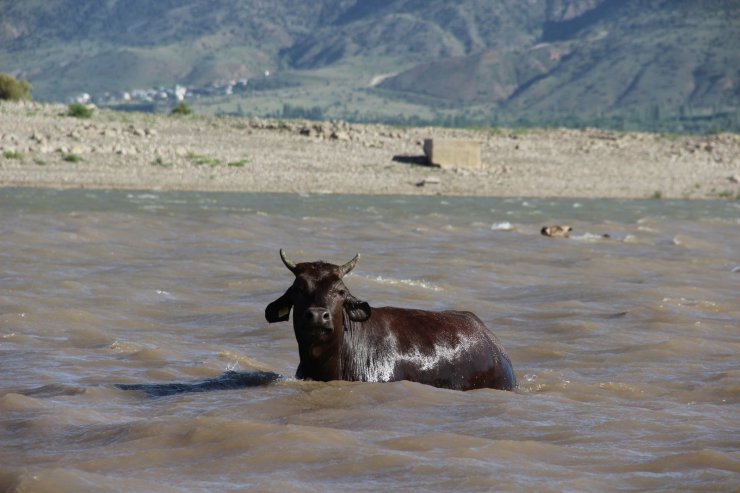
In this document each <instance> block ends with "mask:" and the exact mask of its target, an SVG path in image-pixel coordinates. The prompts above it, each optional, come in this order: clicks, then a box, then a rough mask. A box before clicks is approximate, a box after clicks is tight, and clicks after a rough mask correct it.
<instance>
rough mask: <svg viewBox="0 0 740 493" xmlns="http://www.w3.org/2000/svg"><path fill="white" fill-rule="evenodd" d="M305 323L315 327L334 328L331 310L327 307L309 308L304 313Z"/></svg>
mask: <svg viewBox="0 0 740 493" xmlns="http://www.w3.org/2000/svg"><path fill="white" fill-rule="evenodd" d="M303 319H304V323H305V324H306V325H307V326H308V327H311V328H313V329H323V330H329V331H331V330H334V324H333V323H332V318H331V312H330V311H329V310H327V309H326V308H315V307H314V308H308V309H306V311H305V313H304V314H303Z"/></svg>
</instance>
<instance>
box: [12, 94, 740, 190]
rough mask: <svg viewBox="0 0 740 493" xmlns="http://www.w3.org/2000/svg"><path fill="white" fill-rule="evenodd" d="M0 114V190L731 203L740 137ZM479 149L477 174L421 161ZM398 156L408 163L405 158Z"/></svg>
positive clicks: (35, 111) (44, 108) (59, 111)
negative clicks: (425, 145) (436, 142)
mask: <svg viewBox="0 0 740 493" xmlns="http://www.w3.org/2000/svg"><path fill="white" fill-rule="evenodd" d="M65 112H66V107H65V106H59V105H42V104H39V103H3V104H1V105H0V186H2V187H52V188H70V187H80V188H82V187H84V188H110V189H151V190H198V191H241V192H297V193H353V194H407V195H408V194H419V195H422V194H424V195H426V194H442V195H471V196H476V195H479V196H484V195H485V196H536V197H547V196H551V197H623V198H649V197H658V196H659V197H662V198H692V199H703V198H718V197H723V198H736V197H738V194H740V185H739V184H738V183H737V182H738V181H740V135H737V134H718V135H711V136H686V137H683V136H682V137H672V136H660V135H654V134H645V133H623V132H610V131H603V130H594V129H587V130H567V129H554V130H521V131H519V130H509V129H497V130H494V131H475V130H455V129H441V128H396V127H388V126H383V125H355V124H352V125H350V124H346V123H343V122H332V123H329V122H325V123H317V122H306V121H289V122H281V121H273V120H254V119H239V118H212V117H198V116H196V117H172V116H169V115H149V114H133V113H116V112H110V111H104V110H96V111H95V113H94V115H93V117H92V118H91V119H87V120H85V119H77V118H72V117H68V116H64V113H65ZM429 137H432V138H434V137H438V138H439V137H445V138H461V139H478V140H480V141H481V142H482V148H481V157H482V161H483V168H482V169H480V170H475V171H471V170H462V169H459V170H447V169H445V170H442V169H439V168H432V167H428V166H422V165H418V164H414V162H415V161H417V158H418V157H420V156H421V155H422V154H423V152H422V147H421V143H422V141H423V139H425V138H429ZM399 157H400V158H399Z"/></svg>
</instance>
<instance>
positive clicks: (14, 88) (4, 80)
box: [0, 74, 32, 101]
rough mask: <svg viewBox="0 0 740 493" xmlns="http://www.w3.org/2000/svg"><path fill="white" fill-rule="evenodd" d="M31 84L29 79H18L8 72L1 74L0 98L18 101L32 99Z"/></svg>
mask: <svg viewBox="0 0 740 493" xmlns="http://www.w3.org/2000/svg"><path fill="white" fill-rule="evenodd" d="M31 91H32V87H31V84H30V83H29V82H28V81H27V80H16V78H15V77H13V76H12V75H8V74H0V99H4V100H8V101H18V100H21V99H31Z"/></svg>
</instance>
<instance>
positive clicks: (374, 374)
mask: <svg viewBox="0 0 740 493" xmlns="http://www.w3.org/2000/svg"><path fill="white" fill-rule="evenodd" d="M342 359H343V361H344V371H343V375H344V378H345V379H347V380H362V381H398V380H410V381H414V382H419V383H424V384H428V385H434V386H435V387H442V388H450V389H457V390H470V389H476V388H486V387H488V388H496V389H502V390H511V389H513V388H514V387H515V385H516V380H515V377H514V371H513V368H512V366H511V362H510V360H509V358H508V356H507V355H506V352H505V351H504V349H503V347H502V346H501V344H500V343H499V342H498V340H497V339H496V337H495V336H494V335H493V334H492V333H491V332H490V331H489V330H488V329H487V328H486V327H485V325H484V324H483V322H482V321H481V320H480V319H479V318H478V317H476V316H475V315H474V314H472V313H469V312H456V311H448V312H432V311H425V310H409V309H403V308H394V307H381V308H373V310H372V316H371V317H370V319H368V320H367V321H365V322H362V323H360V324H351V325H350V326H349V328H348V330H347V332H346V333H345V344H344V350H343V358H342Z"/></svg>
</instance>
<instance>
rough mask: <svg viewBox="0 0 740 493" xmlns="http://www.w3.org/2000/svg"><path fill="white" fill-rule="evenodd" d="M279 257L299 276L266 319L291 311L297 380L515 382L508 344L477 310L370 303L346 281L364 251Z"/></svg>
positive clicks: (463, 385) (283, 317)
mask: <svg viewBox="0 0 740 493" xmlns="http://www.w3.org/2000/svg"><path fill="white" fill-rule="evenodd" d="M280 258H281V259H282V261H283V263H284V264H285V266H286V267H287V268H288V270H290V271H291V272H292V273H293V274H294V276H295V280H294V281H293V284H292V285H291V286H290V288H288V290H287V291H286V292H285V293H284V294H283V295H282V296H281V297H280V298H278V299H277V300H275V301H273V302H272V303H270V304H269V305H268V306H267V308H266V309H265V318H266V319H267V321H268V322H269V323H275V322H285V321H287V320H289V318H290V312H291V310H292V311H293V329H294V331H295V337H296V340H297V342H298V354H299V358H300V363H299V364H298V369H297V371H296V375H295V376H296V378H297V379H303V380H318V381H324V382H328V381H331V380H346V381H361V382H395V381H400V380H409V381H412V382H418V383H422V384H427V385H433V386H435V387H440V388H447V389H455V390H471V389H480V388H492V389H500V390H512V389H514V388H515V387H516V377H515V376H514V369H513V367H512V365H511V361H510V360H509V357H508V356H507V354H506V352H505V351H504V348H503V347H502V346H501V344H500V342H499V341H498V339H497V337H496V336H495V335H494V334H493V333H491V332H490V331H489V330H488V329H487V328H486V326H485V325H484V324H483V322H482V321H481V319H479V318H478V317H477V316H475V315H474V314H472V313H470V312H464V311H443V312H436V311H426V310H415V309H406V308H395V307H377V308H376V307H371V306H370V305H369V304H368V303H367V302H366V301H362V300H359V299H357V298H355V297H354V296H352V294H350V292H349V290H348V289H347V286H345V284H344V282H343V278H344V277H345V276H346V275H347V274H349V273H350V272H351V271H352V269H354V267H355V265H356V264H357V261H358V260H359V258H360V255H359V254H357V255H356V256H355V257H354V258H353V259H352V260H350V261H349V262H347V263H346V264H343V265H341V266H340V265H334V264H330V263H326V262H323V261H316V262H303V263H298V264H295V263H293V262H292V261H291V260H289V259H288V257H287V256H286V255H285V252H284V251H283V250H282V249H281V250H280Z"/></svg>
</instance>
